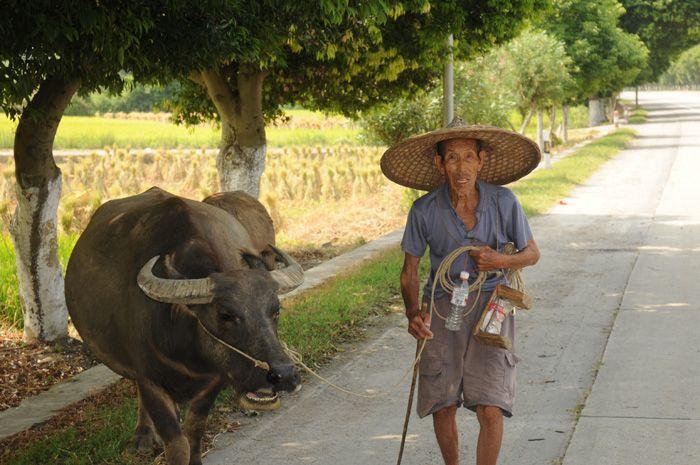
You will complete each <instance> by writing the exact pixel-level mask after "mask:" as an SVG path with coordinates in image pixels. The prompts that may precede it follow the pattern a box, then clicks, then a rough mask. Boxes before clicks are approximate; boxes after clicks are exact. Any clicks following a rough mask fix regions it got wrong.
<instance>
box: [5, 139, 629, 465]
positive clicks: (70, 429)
mask: <svg viewBox="0 0 700 465" xmlns="http://www.w3.org/2000/svg"><path fill="white" fill-rule="evenodd" d="M633 134H634V133H633V131H631V130H629V129H622V130H618V131H616V132H615V133H613V134H611V135H608V136H606V137H603V138H602V139H599V140H597V141H595V142H593V143H591V144H589V145H587V146H586V147H583V148H582V149H580V150H578V151H577V152H576V153H575V154H573V155H571V156H570V157H568V158H566V159H564V160H561V161H559V162H557V163H555V164H554V165H553V168H552V169H551V170H539V171H537V172H536V173H535V174H533V175H532V176H530V177H529V178H527V179H525V180H523V181H522V182H519V183H517V184H516V185H515V186H513V190H514V191H515V192H516V194H517V195H518V197H519V199H520V201H521V203H522V204H523V206H524V208H525V211H526V212H527V213H528V214H529V215H537V214H540V213H543V212H545V211H546V210H547V209H548V208H549V207H550V206H551V205H552V204H554V203H555V202H556V201H557V200H559V199H561V198H563V197H566V196H567V195H568V194H569V193H570V192H571V190H572V189H573V188H574V187H576V186H577V185H579V184H581V183H582V182H583V181H585V180H586V179H587V178H588V177H589V176H590V175H591V174H592V173H593V172H594V171H595V170H596V169H597V168H598V167H600V165H601V164H602V163H604V162H605V161H606V160H608V159H610V158H611V157H612V156H614V155H615V154H616V153H617V152H619V150H621V149H622V148H624V146H625V145H626V144H627V143H628V142H629V141H630V140H631V139H632V138H633ZM402 260H403V254H402V253H401V252H400V251H399V250H392V251H389V252H386V253H384V254H382V255H381V256H379V257H377V258H375V259H373V260H371V261H370V262H368V263H366V264H364V265H362V266H359V267H355V268H353V269H351V270H350V271H349V272H348V273H344V274H343V275H342V276H341V277H338V278H334V279H332V280H330V281H328V282H327V283H325V284H324V285H322V286H319V287H317V288H315V289H312V290H310V291H308V292H305V293H303V294H302V295H300V296H297V297H295V298H293V299H290V300H289V301H285V302H284V304H283V307H284V309H283V314H282V318H281V321H280V336H281V338H282V339H283V340H285V341H286V342H287V343H288V344H289V345H290V346H292V347H294V348H296V349H298V350H299V351H300V353H301V354H302V356H303V357H304V359H305V360H306V362H307V363H310V364H317V363H320V362H323V361H324V360H326V359H327V358H328V357H329V356H331V355H332V354H334V353H336V352H337V351H338V346H339V345H340V344H343V343H344V342H348V341H356V340H357V337H358V335H359V334H360V333H359V331H358V329H359V328H361V327H362V326H363V325H364V324H365V323H366V321H367V318H368V317H369V316H370V315H375V314H380V315H381V314H383V313H384V312H385V311H386V310H387V308H388V306H389V305H391V304H392V302H393V303H395V302H397V299H398V295H399V282H398V276H399V271H400V268H401V263H402ZM427 268H428V260H427V259H425V258H424V259H423V260H422V261H421V274H422V275H423V276H425V275H426V273H427ZM220 402H230V399H228V400H227V399H226V398H224V399H223V400H221V401H220ZM578 409H580V407H579V408H578ZM134 412H135V403H134V400H133V398H132V397H131V396H126V395H124V396H123V397H121V398H116V399H114V401H113V402H111V403H109V404H107V405H104V406H101V407H96V408H95V409H94V411H92V412H91V413H90V415H89V416H88V417H87V418H86V420H85V421H83V422H81V424H80V428H79V429H78V428H77V427H76V426H67V427H64V428H59V429H58V430H56V431H54V432H51V433H50V434H47V435H46V436H45V437H42V438H41V439H39V440H37V441H35V442H33V443H32V444H30V445H28V446H27V447H26V448H25V449H24V450H21V451H18V453H17V454H16V455H15V456H14V457H13V459H12V460H10V461H9V462H7V463H8V465H24V464H27V465H29V464H33V463H52V464H55V465H83V464H92V463H108V464H127V463H134V461H133V457H132V456H131V457H130V456H128V454H125V453H124V452H123V450H124V447H125V445H126V442H127V441H128V439H129V437H130V435H131V432H132V430H133V428H134V425H135V413H134Z"/></svg>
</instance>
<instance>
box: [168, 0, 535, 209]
mask: <svg viewBox="0 0 700 465" xmlns="http://www.w3.org/2000/svg"><path fill="white" fill-rule="evenodd" d="M544 3H545V2H544V0H507V1H502V2H488V1H475V0H472V1H457V0H451V1H443V2H436V3H434V4H431V3H429V2H427V1H425V0H415V1H409V2H397V1H392V2H385V1H380V0H375V1H370V2H330V1H324V2H301V1H299V2H287V1H280V0H277V1H275V0H267V1H261V2H255V4H254V5H252V6H251V7H250V8H249V9H248V10H247V11H246V15H245V17H244V18H242V22H241V26H242V27H243V28H244V29H245V30H246V31H247V32H248V37H247V40H248V42H247V46H246V47H243V50H244V52H243V53H241V54H235V53H234V54H230V53H222V54H221V56H220V59H219V60H217V61H216V62H212V63H211V66H210V67H208V68H207V69H202V70H200V71H198V72H196V73H193V74H192V76H191V80H192V82H194V83H195V84H194V85H193V84H191V83H189V84H188V83H183V87H182V92H181V93H180V95H179V96H178V98H176V99H174V100H173V102H172V109H173V110H174V111H175V112H176V113H177V116H176V118H177V120H178V121H181V122H185V123H190V124H191V123H195V122H199V121H202V120H207V119H218V120H219V121H220V123H221V128H222V129H221V147H220V152H219V155H218V158H217V166H218V169H219V178H220V183H221V189H222V190H233V189H243V190H245V191H247V192H248V193H250V194H252V195H254V196H257V195H258V193H259V183H260V176H261V175H262V172H263V169H264V164H265V146H266V139H265V123H266V121H269V120H270V119H271V118H273V117H275V116H277V115H279V113H280V109H281V107H282V105H284V104H289V103H300V104H303V105H305V106H307V107H310V108H314V109H322V110H334V111H340V112H342V113H344V114H346V115H351V116H354V115H356V114H357V113H358V112H359V111H362V110H366V109H368V108H371V107H372V106H375V105H377V104H381V103H386V102H390V101H394V100H395V99H397V98H400V97H402V96H406V95H411V94H414V93H415V92H417V91H418V90H420V89H424V88H430V87H433V86H434V85H435V78H436V77H437V76H439V75H440V73H441V66H442V63H441V62H442V58H441V57H442V56H444V55H445V54H446V52H447V50H446V45H445V38H446V37H447V35H448V34H450V33H453V34H454V35H455V39H456V48H457V55H458V56H461V57H469V56H473V55H474V54H475V53H476V52H478V51H481V50H484V49H486V48H488V47H490V46H491V45H492V44H494V43H497V42H500V41H503V40H507V39H510V38H511V37H513V36H514V35H516V34H517V32H518V31H519V29H520V27H521V25H522V23H523V21H524V20H525V19H526V18H527V17H529V16H530V15H531V14H532V13H533V11H535V9H537V8H541V7H542V6H543V5H544ZM475 12H478V14H476V13H475Z"/></svg>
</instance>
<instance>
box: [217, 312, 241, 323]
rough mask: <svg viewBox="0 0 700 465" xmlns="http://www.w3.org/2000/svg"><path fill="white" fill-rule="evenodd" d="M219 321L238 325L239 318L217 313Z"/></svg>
mask: <svg viewBox="0 0 700 465" xmlns="http://www.w3.org/2000/svg"><path fill="white" fill-rule="evenodd" d="M219 321H223V322H224V323H231V322H233V323H240V318H238V317H237V316H233V315H231V314H229V313H225V312H221V313H219Z"/></svg>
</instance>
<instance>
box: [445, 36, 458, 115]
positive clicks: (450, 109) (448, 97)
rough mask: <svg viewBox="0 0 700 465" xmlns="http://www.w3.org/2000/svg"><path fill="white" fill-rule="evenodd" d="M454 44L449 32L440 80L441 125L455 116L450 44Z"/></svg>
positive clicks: (452, 56)
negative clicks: (447, 49) (443, 70)
mask: <svg viewBox="0 0 700 465" xmlns="http://www.w3.org/2000/svg"><path fill="white" fill-rule="evenodd" d="M453 45H454V37H453V36H452V34H450V35H449V36H448V37H447V47H448V48H449V53H448V54H447V59H446V60H445V73H444V76H443V80H442V94H443V99H442V125H443V127H444V126H447V125H448V124H450V123H451V122H452V120H453V119H454V117H455V103H454V97H455V77H454V73H455V69H454V53H453V52H452V46H453Z"/></svg>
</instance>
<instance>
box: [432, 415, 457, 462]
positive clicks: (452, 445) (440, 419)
mask: <svg viewBox="0 0 700 465" xmlns="http://www.w3.org/2000/svg"><path fill="white" fill-rule="evenodd" d="M456 416H457V406H456V405H451V406H449V407H445V408H442V409H440V410H438V411H437V412H435V413H433V427H434V428H435V437H436V438H437V442H438V445H439V446H440V452H442V458H443V460H444V461H445V465H458V463H459V438H458V436H457V419H456Z"/></svg>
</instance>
